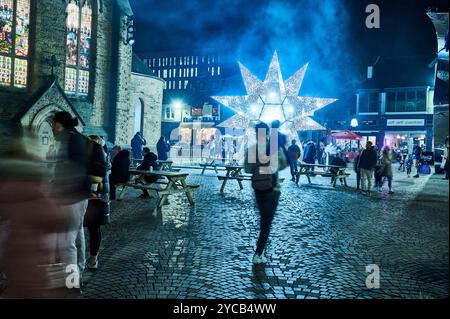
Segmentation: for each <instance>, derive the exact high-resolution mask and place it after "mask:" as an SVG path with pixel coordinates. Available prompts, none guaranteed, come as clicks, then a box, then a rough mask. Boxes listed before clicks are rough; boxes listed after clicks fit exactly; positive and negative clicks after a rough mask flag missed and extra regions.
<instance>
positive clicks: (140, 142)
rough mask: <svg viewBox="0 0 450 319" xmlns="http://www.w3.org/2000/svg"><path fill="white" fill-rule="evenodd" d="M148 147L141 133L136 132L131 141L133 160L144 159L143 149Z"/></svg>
mask: <svg viewBox="0 0 450 319" xmlns="http://www.w3.org/2000/svg"><path fill="white" fill-rule="evenodd" d="M145 145H147V141H146V140H145V138H144V136H142V134H141V132H136V134H134V137H133V138H132V140H131V149H132V150H133V159H142V149H143V147H144V146H145Z"/></svg>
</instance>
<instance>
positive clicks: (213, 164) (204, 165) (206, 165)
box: [200, 159, 219, 175]
mask: <svg viewBox="0 0 450 319" xmlns="http://www.w3.org/2000/svg"><path fill="white" fill-rule="evenodd" d="M200 166H201V167H203V169H202V173H201V175H203V174H205V171H206V168H207V167H212V168H213V169H214V170H215V171H216V174H219V172H218V171H217V163H216V159H212V160H210V161H208V160H207V161H206V163H201V164H200Z"/></svg>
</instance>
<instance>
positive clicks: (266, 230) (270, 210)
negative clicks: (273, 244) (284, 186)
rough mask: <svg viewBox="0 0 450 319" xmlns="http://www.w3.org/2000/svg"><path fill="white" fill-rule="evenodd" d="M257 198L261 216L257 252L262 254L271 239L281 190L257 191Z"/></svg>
mask: <svg viewBox="0 0 450 319" xmlns="http://www.w3.org/2000/svg"><path fill="white" fill-rule="evenodd" d="M255 198H256V206H257V207H258V209H259V214H260V216H261V220H260V232H259V238H258V242H257V244H256V254H258V255H261V254H262V253H263V252H264V249H265V247H266V243H267V240H268V239H269V234H270V228H271V226H272V221H273V217H274V216H275V211H276V210H277V206H278V200H279V198H280V192H279V191H272V192H270V193H263V194H261V193H255Z"/></svg>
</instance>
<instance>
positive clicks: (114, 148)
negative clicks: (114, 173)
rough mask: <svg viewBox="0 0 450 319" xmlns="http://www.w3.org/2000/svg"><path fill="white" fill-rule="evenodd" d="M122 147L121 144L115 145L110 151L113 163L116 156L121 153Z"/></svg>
mask: <svg viewBox="0 0 450 319" xmlns="http://www.w3.org/2000/svg"><path fill="white" fill-rule="evenodd" d="M121 150H122V148H121V147H120V146H119V145H114V146H113V148H112V149H111V152H110V159H111V163H112V162H113V161H114V157H115V156H116V155H117V154H119V152H120V151H121Z"/></svg>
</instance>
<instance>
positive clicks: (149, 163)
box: [137, 147, 159, 198]
mask: <svg viewBox="0 0 450 319" xmlns="http://www.w3.org/2000/svg"><path fill="white" fill-rule="evenodd" d="M142 156H143V157H144V160H143V161H142V164H141V165H139V166H138V167H137V169H138V170H141V171H149V170H150V168H151V169H152V170H155V171H157V170H158V169H159V166H158V163H157V160H158V156H157V155H156V154H155V153H153V152H150V149H149V148H148V147H144V148H143V150H142ZM158 179H159V177H158V176H147V175H144V182H145V183H147V184H151V183H154V182H156V181H157V180H158ZM139 198H150V194H149V193H148V191H147V190H146V189H143V190H142V194H141V195H140V196H139Z"/></svg>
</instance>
